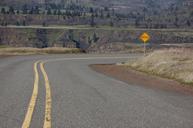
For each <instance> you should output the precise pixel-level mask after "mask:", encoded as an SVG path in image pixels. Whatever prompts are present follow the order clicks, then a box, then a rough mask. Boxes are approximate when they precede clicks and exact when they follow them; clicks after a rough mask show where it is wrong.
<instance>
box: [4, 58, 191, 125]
mask: <svg viewBox="0 0 193 128" xmlns="http://www.w3.org/2000/svg"><path fill="white" fill-rule="evenodd" d="M136 57H139V55H44V56H18V57H8V58H0V128H28V127H30V128H51V127H52V128H193V96H191V95H187V94H179V93H175V92H168V91H163V90H154V89H150V88H147V87H143V86H134V85H128V84H126V83H124V82H121V81H118V80H116V79H113V78H110V77H107V76H105V75H102V74H99V73H97V72H95V71H93V70H91V69H90V68H89V67H88V65H89V64H97V63H98V64H101V63H103V64H107V63H115V62H121V61H125V60H128V59H132V58H136ZM155 84H156V83H155Z"/></svg>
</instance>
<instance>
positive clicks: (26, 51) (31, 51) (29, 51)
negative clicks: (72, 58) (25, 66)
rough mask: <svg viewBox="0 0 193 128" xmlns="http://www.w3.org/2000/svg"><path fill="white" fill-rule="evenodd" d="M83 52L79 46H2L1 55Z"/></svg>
mask: <svg viewBox="0 0 193 128" xmlns="http://www.w3.org/2000/svg"><path fill="white" fill-rule="evenodd" d="M67 53H81V50H80V49H77V48H56V47H53V48H42V49H38V48H0V56H7V55H33V54H67Z"/></svg>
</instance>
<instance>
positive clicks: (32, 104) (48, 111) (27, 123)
mask: <svg viewBox="0 0 193 128" xmlns="http://www.w3.org/2000/svg"><path fill="white" fill-rule="evenodd" d="M38 64H39V65H40V70H41V72H42V74H43V77H44V81H45V88H46V100H45V104H46V105H45V115H44V125H43V128H51V107H52V106H51V103H52V98H51V89H50V82H49V79H48V75H47V73H46V71H45V68H44V62H39V61H37V62H35V63H34V88H33V92H32V96H31V99H30V103H29V106H28V109H27V113H26V115H25V119H24V121H23V124H22V128H29V127H30V124H31V120H32V116H33V112H34V108H35V105H36V100H37V97H38V86H39V73H38Z"/></svg>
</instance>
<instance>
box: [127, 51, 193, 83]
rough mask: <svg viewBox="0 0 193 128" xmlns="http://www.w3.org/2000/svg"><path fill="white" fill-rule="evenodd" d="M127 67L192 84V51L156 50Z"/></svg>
mask: <svg viewBox="0 0 193 128" xmlns="http://www.w3.org/2000/svg"><path fill="white" fill-rule="evenodd" d="M126 65H127V66H129V67H131V68H133V69H136V70H139V71H143V72H147V73H150V74H154V75H159V76H162V77H166V78H170V79H175V80H178V81H179V82H182V83H186V84H193V50H190V49H169V50H158V51H155V52H153V53H150V54H149V55H147V56H146V57H144V58H142V59H139V60H137V61H135V62H127V63H126Z"/></svg>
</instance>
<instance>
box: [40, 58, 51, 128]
mask: <svg viewBox="0 0 193 128" xmlns="http://www.w3.org/2000/svg"><path fill="white" fill-rule="evenodd" d="M40 69H41V71H42V74H43V76H44V80H45V88H46V105H45V117H44V126H43V128H51V107H52V106H51V102H52V99H51V89H50V82H49V79H48V75H47V73H46V71H45V69H44V63H43V62H41V63H40Z"/></svg>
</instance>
